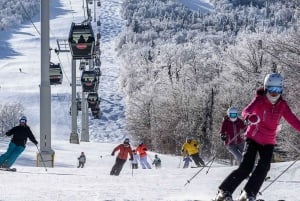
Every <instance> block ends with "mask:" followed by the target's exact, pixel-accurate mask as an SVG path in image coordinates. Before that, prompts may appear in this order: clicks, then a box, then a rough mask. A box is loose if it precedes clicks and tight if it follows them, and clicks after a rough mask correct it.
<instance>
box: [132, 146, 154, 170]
mask: <svg viewBox="0 0 300 201" xmlns="http://www.w3.org/2000/svg"><path fill="white" fill-rule="evenodd" d="M135 150H136V152H137V153H138V154H139V157H140V164H141V166H142V168H143V169H151V166H150V164H149V163H148V161H147V152H146V151H147V150H148V149H147V147H146V145H145V144H144V142H140V143H139V145H138V146H137V147H136V149H135Z"/></svg>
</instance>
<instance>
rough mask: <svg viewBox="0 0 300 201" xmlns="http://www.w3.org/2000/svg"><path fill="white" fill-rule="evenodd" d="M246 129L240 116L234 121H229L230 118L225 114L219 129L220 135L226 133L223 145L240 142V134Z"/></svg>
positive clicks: (241, 139)
mask: <svg viewBox="0 0 300 201" xmlns="http://www.w3.org/2000/svg"><path fill="white" fill-rule="evenodd" d="M245 130H246V124H245V123H244V121H243V120H241V119H240V118H237V120H236V121H234V122H232V121H230V118H229V117H228V116H227V115H226V116H225V117H224V118H223V122H222V126H221V129H220V134H221V135H226V140H225V141H224V144H225V145H233V144H240V143H241V142H243V138H242V137H241V134H243V132H244V131H245Z"/></svg>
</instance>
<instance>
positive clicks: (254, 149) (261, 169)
mask: <svg viewBox="0 0 300 201" xmlns="http://www.w3.org/2000/svg"><path fill="white" fill-rule="evenodd" d="M273 151H274V145H270V144H269V145H261V144H258V143H256V142H254V141H253V140H250V139H247V140H246V145H245V150H244V153H243V159H242V162H241V164H240V165H239V167H238V169H236V170H234V171H233V172H231V173H230V174H229V175H228V176H227V178H226V179H225V180H224V181H223V182H222V183H221V185H220V186H219V189H221V190H223V191H229V192H231V193H233V192H234V190H235V189H236V188H237V187H238V186H239V185H240V184H241V183H242V181H243V180H244V179H246V178H248V177H249V175H250V174H251V173H252V174H251V176H250V178H249V180H248V182H247V183H246V185H245V187H244V190H245V191H246V192H247V193H248V194H253V195H255V196H256V195H257V193H258V192H259V189H260V187H261V185H262V184H263V182H264V180H265V177H266V176H267V173H268V171H269V170H270V167H271V160H272V155H273ZM257 153H258V154H259V160H258V163H257V166H256V167H255V168H254V165H255V159H256V154H257ZM253 168H254V170H253Z"/></svg>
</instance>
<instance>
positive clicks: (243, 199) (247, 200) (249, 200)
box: [238, 190, 256, 201]
mask: <svg viewBox="0 0 300 201" xmlns="http://www.w3.org/2000/svg"><path fill="white" fill-rule="evenodd" d="M255 200H256V197H255V195H254V194H253V193H247V192H246V191H245V190H243V191H242V193H241V195H240V197H239V199H238V201H255Z"/></svg>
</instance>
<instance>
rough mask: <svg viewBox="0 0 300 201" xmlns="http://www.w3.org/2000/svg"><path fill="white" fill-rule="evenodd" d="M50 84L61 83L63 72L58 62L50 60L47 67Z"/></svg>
mask: <svg viewBox="0 0 300 201" xmlns="http://www.w3.org/2000/svg"><path fill="white" fill-rule="evenodd" d="M49 75H50V85H56V84H62V80H63V73H62V70H61V66H60V64H59V63H58V64H54V63H52V62H50V67H49Z"/></svg>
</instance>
